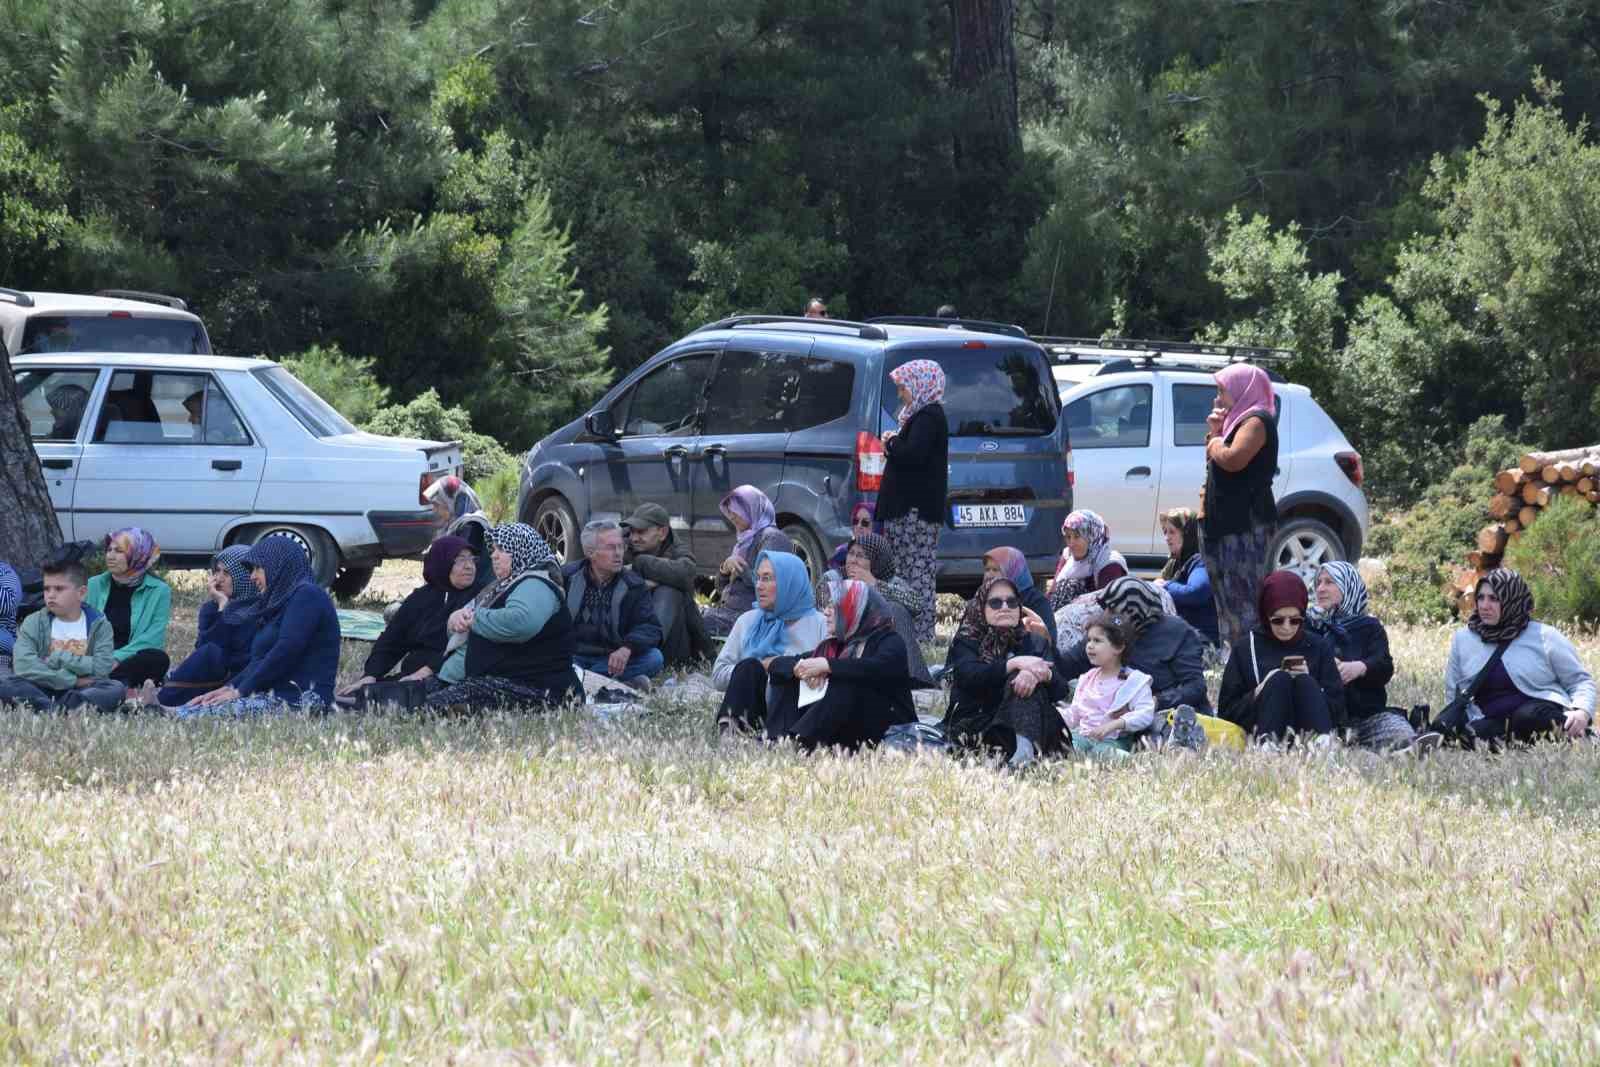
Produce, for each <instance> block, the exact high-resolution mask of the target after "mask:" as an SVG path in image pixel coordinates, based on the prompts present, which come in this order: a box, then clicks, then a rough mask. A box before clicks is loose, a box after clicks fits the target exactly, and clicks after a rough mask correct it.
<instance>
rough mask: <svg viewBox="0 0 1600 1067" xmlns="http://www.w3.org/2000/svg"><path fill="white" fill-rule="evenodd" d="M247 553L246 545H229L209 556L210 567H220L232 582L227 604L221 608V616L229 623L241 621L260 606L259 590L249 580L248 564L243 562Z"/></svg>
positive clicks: (248, 551) (215, 568)
mask: <svg viewBox="0 0 1600 1067" xmlns="http://www.w3.org/2000/svg"><path fill="white" fill-rule="evenodd" d="M249 555H250V547H249V546H248V545H229V546H228V547H227V548H225V549H223V550H222V551H221V552H218V553H217V554H216V555H215V556H212V557H211V569H212V570H217V569H219V568H220V569H221V570H222V572H223V573H224V574H226V575H227V576H228V578H229V580H230V581H232V582H233V593H232V594H230V595H229V597H228V606H227V607H225V608H223V609H222V617H223V618H224V619H225V620H227V621H228V622H230V623H238V622H243V621H245V620H246V619H248V618H250V617H251V616H252V615H254V614H255V613H256V612H257V611H258V610H260V608H261V591H260V590H258V589H257V588H256V583H255V582H253V581H251V580H250V564H248V563H246V562H245V557H247V556H249Z"/></svg>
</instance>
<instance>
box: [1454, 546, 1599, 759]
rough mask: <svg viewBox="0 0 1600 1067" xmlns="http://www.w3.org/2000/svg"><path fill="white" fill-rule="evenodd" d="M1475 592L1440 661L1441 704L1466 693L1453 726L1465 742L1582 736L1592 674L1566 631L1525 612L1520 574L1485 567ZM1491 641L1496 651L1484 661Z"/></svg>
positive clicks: (1527, 601)
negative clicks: (1464, 708)
mask: <svg viewBox="0 0 1600 1067" xmlns="http://www.w3.org/2000/svg"><path fill="white" fill-rule="evenodd" d="M1475 596H1476V599H1475V601H1474V604H1475V606H1476V609H1477V610H1475V611H1474V612H1473V613H1472V616H1471V618H1469V619H1468V620H1467V625H1466V626H1465V627H1463V628H1462V629H1460V630H1457V631H1456V633H1455V636H1454V637H1453V638H1451V640H1450V658H1449V660H1448V661H1447V663H1446V665H1445V673H1444V697H1445V702H1446V704H1448V703H1449V702H1450V701H1452V700H1454V699H1455V698H1456V697H1458V696H1462V695H1470V696H1471V698H1472V705H1471V709H1469V711H1468V721H1467V723H1466V725H1465V727H1464V728H1463V729H1462V730H1459V731H1454V732H1455V733H1456V734H1457V735H1458V736H1459V737H1460V739H1462V740H1465V741H1468V742H1470V741H1473V740H1476V739H1478V738H1484V739H1500V738H1507V737H1509V738H1512V739H1515V740H1518V741H1533V740H1536V739H1539V738H1555V737H1560V736H1561V735H1563V734H1565V735H1566V736H1567V737H1572V738H1576V737H1582V736H1583V734H1584V732H1585V731H1587V730H1588V729H1589V727H1590V726H1591V725H1592V724H1593V722H1594V699H1595V689H1594V679H1593V678H1592V677H1591V676H1590V674H1589V671H1588V669H1587V668H1585V667H1584V665H1583V660H1582V659H1581V658H1580V657H1579V656H1578V651H1577V649H1575V648H1574V647H1573V646H1572V642H1571V641H1569V640H1568V639H1567V637H1566V635H1564V634H1562V633H1561V631H1559V630H1557V629H1555V628H1554V627H1551V626H1546V625H1545V624H1544V623H1541V622H1535V621H1534V620H1533V593H1532V592H1531V591H1530V590H1529V589H1528V585H1527V583H1526V582H1524V581H1523V580H1522V575H1520V574H1518V573H1517V572H1516V571H1514V570H1508V569H1504V568H1502V569H1499V570H1493V571H1490V572H1489V573H1488V574H1485V575H1484V576H1483V578H1482V579H1480V580H1479V582H1478V588H1477V592H1476V594H1475ZM1497 648H1503V649H1504V651H1503V652H1501V654H1500V659H1499V662H1497V663H1491V662H1490V661H1491V658H1492V657H1493V656H1494V652H1495V650H1496V649H1497ZM1433 729H1434V730H1436V731H1437V730H1439V729H1440V726H1439V725H1438V724H1435V726H1434V727H1433Z"/></svg>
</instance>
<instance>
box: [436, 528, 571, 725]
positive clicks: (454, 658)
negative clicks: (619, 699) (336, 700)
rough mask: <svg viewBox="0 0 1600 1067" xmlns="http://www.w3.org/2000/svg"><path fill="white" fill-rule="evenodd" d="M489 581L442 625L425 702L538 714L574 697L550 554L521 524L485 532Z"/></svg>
mask: <svg viewBox="0 0 1600 1067" xmlns="http://www.w3.org/2000/svg"><path fill="white" fill-rule="evenodd" d="M489 537H490V540H491V542H492V543H493V550H492V556H491V560H492V565H493V567H494V577H495V580H494V581H493V582H492V583H490V584H488V585H486V586H484V587H483V588H482V589H481V590H480V591H479V592H478V595H477V596H476V597H475V598H474V599H473V600H472V601H471V602H469V603H468V604H466V605H465V606H464V607H460V608H457V609H456V610H455V611H454V612H452V613H451V615H450V617H449V621H448V622H447V623H446V624H445V625H446V628H447V629H448V630H449V633H450V637H449V640H448V642H447V646H446V647H447V650H448V651H447V654H446V656H445V660H444V663H443V664H442V665H441V666H440V668H439V674H438V678H439V681H440V682H443V683H444V688H442V689H440V690H438V691H437V692H435V693H433V694H432V695H431V696H429V697H428V707H430V708H433V709H435V710H438V711H446V710H464V711H487V710H490V709H494V708H517V709H520V710H532V711H542V710H544V709H546V708H550V707H554V706H557V705H560V704H564V703H566V702H567V701H569V700H573V699H581V698H582V696H583V686H582V684H581V683H580V682H579V681H578V674H577V672H576V671H575V670H573V668H572V657H573V653H574V652H575V651H576V650H577V637H576V632H575V628H574V626H573V622H572V614H571V612H569V611H568V610H567V603H566V590H565V589H564V588H563V587H562V584H561V569H560V565H559V564H558V563H557V561H556V557H555V553H553V552H551V551H550V546H549V545H548V544H546V543H545V540H544V538H542V537H540V536H539V534H538V533H537V532H536V531H535V530H534V528H533V527H532V526H529V525H527V524H526V523H521V522H513V523H507V524H506V525H503V526H496V527H495V528H494V529H492V530H491V531H489Z"/></svg>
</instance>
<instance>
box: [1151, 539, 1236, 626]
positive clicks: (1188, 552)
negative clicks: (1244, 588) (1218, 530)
mask: <svg viewBox="0 0 1600 1067" xmlns="http://www.w3.org/2000/svg"><path fill="white" fill-rule="evenodd" d="M1157 518H1158V520H1159V521H1160V523H1161V533H1162V536H1164V537H1165V538H1166V541H1167V553H1168V555H1169V557H1170V558H1169V559H1168V560H1167V565H1166V566H1165V567H1163V568H1161V577H1159V578H1157V579H1156V580H1155V581H1154V582H1152V583H1151V584H1152V585H1154V586H1155V587H1156V588H1157V589H1165V590H1166V591H1167V595H1168V596H1170V597H1171V598H1172V603H1173V604H1174V605H1176V606H1177V609H1178V615H1179V617H1181V618H1182V619H1183V621H1184V622H1186V623H1188V624H1189V625H1190V626H1193V627H1194V628H1195V629H1196V630H1199V631H1200V636H1201V637H1204V638H1205V639H1206V640H1207V641H1209V642H1210V643H1211V644H1213V645H1214V644H1217V643H1218V642H1220V641H1221V640H1222V638H1221V636H1220V635H1219V633H1218V631H1217V602H1216V599H1215V597H1214V596H1213V595H1212V592H1211V575H1210V574H1209V572H1207V571H1206V561H1205V559H1204V557H1202V556H1201V555H1200V516H1199V515H1197V514H1195V513H1194V511H1192V510H1191V509H1189V508H1173V509H1172V510H1171V511H1164V512H1162V513H1161V514H1160V515H1159V516H1157Z"/></svg>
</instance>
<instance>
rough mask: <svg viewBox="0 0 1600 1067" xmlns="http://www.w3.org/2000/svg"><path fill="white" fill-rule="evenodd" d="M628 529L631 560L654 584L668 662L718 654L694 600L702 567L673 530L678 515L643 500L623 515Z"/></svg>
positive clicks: (653, 599)
mask: <svg viewBox="0 0 1600 1067" xmlns="http://www.w3.org/2000/svg"><path fill="white" fill-rule="evenodd" d="M622 526H623V529H625V530H626V531H627V534H628V547H629V549H630V550H631V551H630V552H629V555H628V565H629V566H630V567H631V568H632V569H633V571H634V573H636V574H638V575H639V577H641V578H643V579H644V582H645V585H647V586H648V587H649V588H650V599H651V602H652V603H653V604H654V605H655V611H656V619H657V620H658V621H659V622H660V623H661V631H662V634H663V635H664V636H663V637H662V640H661V653H662V655H663V656H664V657H665V658H666V661H667V666H668V667H686V666H691V665H693V664H695V663H698V662H699V661H700V660H703V659H714V658H715V657H716V648H715V647H714V646H713V645H712V644H711V639H710V638H708V637H707V636H706V627H705V623H704V622H703V621H702V620H701V618H700V608H699V606H698V605H696V604H695V601H694V580H695V576H696V575H697V574H698V573H699V568H697V567H696V566H695V561H694V556H693V555H691V554H690V552H689V550H688V549H687V548H684V547H683V545H682V543H680V542H679V541H678V539H677V538H676V537H674V536H673V535H672V520H671V517H670V516H668V515H667V509H666V508H664V507H662V506H661V505H660V504H640V505H639V506H638V508H636V509H635V510H634V513H633V514H632V515H630V516H628V517H627V518H626V519H623V520H622Z"/></svg>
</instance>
